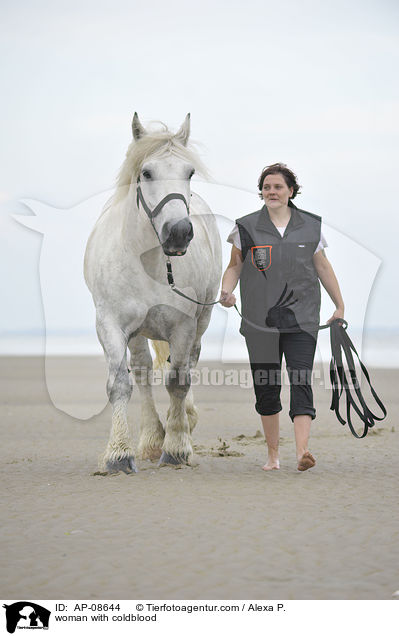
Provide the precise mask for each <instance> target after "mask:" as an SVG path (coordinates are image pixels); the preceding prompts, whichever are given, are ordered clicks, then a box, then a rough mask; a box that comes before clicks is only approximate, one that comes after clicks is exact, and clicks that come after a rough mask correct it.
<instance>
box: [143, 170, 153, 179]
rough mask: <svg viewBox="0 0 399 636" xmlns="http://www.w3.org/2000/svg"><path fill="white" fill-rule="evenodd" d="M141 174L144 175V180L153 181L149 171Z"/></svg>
mask: <svg viewBox="0 0 399 636" xmlns="http://www.w3.org/2000/svg"><path fill="white" fill-rule="evenodd" d="M141 174H142V175H143V177H144V179H151V172H150V171H149V170H143V172H142V173H141Z"/></svg>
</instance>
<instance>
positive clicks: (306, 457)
mask: <svg viewBox="0 0 399 636" xmlns="http://www.w3.org/2000/svg"><path fill="white" fill-rule="evenodd" d="M315 464H316V460H315V458H314V457H313V455H312V454H311V453H309V451H306V453H304V454H303V455H302V457H301V458H300V459H299V460H298V470H302V471H303V470H308V468H313V466H314V465H315Z"/></svg>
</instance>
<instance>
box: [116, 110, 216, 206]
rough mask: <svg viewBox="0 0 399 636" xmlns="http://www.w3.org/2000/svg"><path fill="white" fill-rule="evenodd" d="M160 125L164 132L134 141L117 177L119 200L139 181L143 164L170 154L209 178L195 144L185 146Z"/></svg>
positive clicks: (152, 133)
mask: <svg viewBox="0 0 399 636" xmlns="http://www.w3.org/2000/svg"><path fill="white" fill-rule="evenodd" d="M158 123H161V124H162V126H163V127H164V130H157V131H156V132H148V133H147V134H145V135H143V136H142V137H141V138H140V139H139V140H138V141H134V140H133V141H132V142H131V144H130V146H129V148H128V149H127V152H126V158H125V161H124V162H123V164H122V166H121V169H120V171H119V174H118V177H117V191H116V193H115V196H116V199H117V200H120V199H121V198H123V197H124V196H125V195H126V193H127V190H128V188H127V187H126V186H129V185H130V184H131V183H132V181H136V180H137V178H138V176H139V174H140V170H141V167H142V165H143V163H144V162H145V161H146V160H147V159H149V158H150V157H154V158H161V157H163V156H165V157H166V156H168V155H170V154H172V155H175V156H177V157H179V158H181V159H183V160H185V161H188V162H190V163H192V164H193V166H194V167H195V169H196V171H197V172H198V173H199V174H200V175H202V176H203V177H204V178H208V177H209V175H208V172H207V169H206V167H205V166H204V164H203V163H202V161H201V159H200V158H199V155H198V153H197V152H196V150H195V149H194V145H195V144H193V143H192V142H191V143H190V145H189V146H184V145H183V144H182V143H180V142H179V141H178V139H176V136H175V134H174V133H172V132H171V131H170V130H169V129H168V128H167V126H166V125H165V124H163V123H162V122H158ZM118 193H119V195H118Z"/></svg>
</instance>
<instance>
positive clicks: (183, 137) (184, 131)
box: [175, 113, 190, 146]
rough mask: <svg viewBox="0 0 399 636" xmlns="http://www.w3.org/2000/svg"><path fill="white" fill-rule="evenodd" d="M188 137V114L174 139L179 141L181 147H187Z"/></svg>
mask: <svg viewBox="0 0 399 636" xmlns="http://www.w3.org/2000/svg"><path fill="white" fill-rule="evenodd" d="M189 136H190V113H187V115H186V119H185V120H184V122H183V124H182V125H181V127H180V129H179V130H178V131H177V133H176V134H175V139H177V140H178V141H180V143H181V144H183V146H187V142H188V138H189Z"/></svg>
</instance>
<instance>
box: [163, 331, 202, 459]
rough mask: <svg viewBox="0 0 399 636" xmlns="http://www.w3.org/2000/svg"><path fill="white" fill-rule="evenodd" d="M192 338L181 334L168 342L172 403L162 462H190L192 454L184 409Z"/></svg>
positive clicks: (189, 379) (168, 386) (188, 386)
mask: <svg viewBox="0 0 399 636" xmlns="http://www.w3.org/2000/svg"><path fill="white" fill-rule="evenodd" d="M181 331H182V332H183V331H184V330H181ZM186 336H187V334H186ZM193 339H194V337H193V338H188V339H187V337H186V338H185V337H184V336H183V333H180V335H179V336H173V337H172V338H171V340H170V342H169V346H170V370H169V372H168V374H167V376H166V388H167V390H168V393H169V398H170V406H169V410H168V416H167V421H166V426H165V439H164V442H163V445H162V455H161V459H160V460H159V463H160V464H188V463H189V462H190V459H191V457H192V454H193V449H192V446H191V436H190V426H189V422H188V419H187V414H186V408H185V401H186V395H187V393H188V391H189V389H190V384H191V377H190V363H189V357H190V350H191V346H192V341H193Z"/></svg>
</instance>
